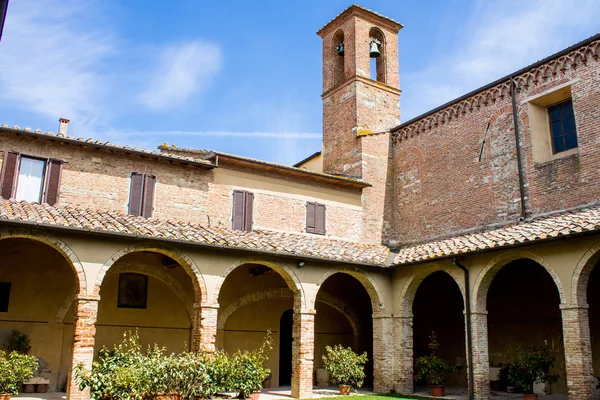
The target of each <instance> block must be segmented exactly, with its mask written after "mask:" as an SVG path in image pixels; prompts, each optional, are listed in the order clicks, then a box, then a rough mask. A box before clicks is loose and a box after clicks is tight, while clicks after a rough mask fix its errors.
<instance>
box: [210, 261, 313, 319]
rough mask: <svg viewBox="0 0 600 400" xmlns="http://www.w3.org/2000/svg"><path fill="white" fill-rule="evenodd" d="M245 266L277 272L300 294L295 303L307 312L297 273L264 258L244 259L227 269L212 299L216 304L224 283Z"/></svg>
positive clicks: (291, 288) (293, 290)
mask: <svg viewBox="0 0 600 400" xmlns="http://www.w3.org/2000/svg"><path fill="white" fill-rule="evenodd" d="M245 264H260V265H264V266H265V267H269V268H271V269H272V270H273V271H275V272H277V273H278V274H279V276H281V278H282V279H283V280H284V281H285V283H286V285H287V286H288V287H289V288H290V290H292V292H295V293H298V295H299V296H298V298H297V300H296V298H295V300H294V301H298V302H299V304H300V306H301V307H300V309H301V310H305V307H306V299H305V295H304V290H303V288H302V284H301V283H300V279H299V278H298V276H297V275H296V273H295V272H294V271H293V270H292V269H291V268H290V267H287V266H285V265H281V264H279V263H278V262H276V261H274V260H270V259H267V258H262V257H248V258H244V259H242V260H238V261H236V262H234V263H233V264H231V265H230V266H229V267H227V268H226V269H225V271H223V273H222V274H221V280H220V282H219V283H218V284H217V285H216V286H215V293H214V295H213V299H212V300H213V302H214V303H215V304H217V303H218V299H219V294H220V293H221V287H222V286H223V283H224V282H225V280H226V279H227V277H228V276H229V274H231V273H232V272H233V271H234V270H235V269H236V268H238V267H240V266H242V265H245Z"/></svg>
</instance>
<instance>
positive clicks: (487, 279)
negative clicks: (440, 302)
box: [472, 251, 566, 312]
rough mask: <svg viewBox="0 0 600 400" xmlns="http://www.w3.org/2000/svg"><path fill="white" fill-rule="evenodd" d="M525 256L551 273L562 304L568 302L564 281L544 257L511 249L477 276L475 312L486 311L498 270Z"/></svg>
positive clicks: (495, 259) (474, 291) (474, 294)
mask: <svg viewBox="0 0 600 400" xmlns="http://www.w3.org/2000/svg"><path fill="white" fill-rule="evenodd" d="M523 258H526V259H530V260H533V261H535V262H536V263H538V264H539V265H541V266H542V267H544V269H545V270H546V272H548V274H550V276H551V277H552V280H553V281H554V283H555V284H556V288H557V290H558V296H559V298H560V303H561V304H565V303H566V297H565V292H564V289H563V285H562V282H561V281H560V278H559V277H558V275H557V274H556V272H555V271H554V270H553V269H552V267H550V265H549V264H548V263H547V262H546V261H545V260H544V259H543V258H541V257H539V256H538V255H536V254H533V253H529V252H527V251H509V252H506V253H503V254H501V255H499V256H497V257H496V258H494V259H493V260H491V261H490V262H489V263H487V265H486V266H485V268H484V269H483V270H482V271H481V272H480V273H479V275H478V276H477V280H476V281H475V285H474V287H473V301H472V303H473V306H474V309H473V311H474V312H485V311H486V308H487V305H486V302H487V293H488V290H489V288H490V285H491V283H492V280H493V279H494V277H495V276H496V273H498V271H500V269H502V268H503V267H504V266H505V265H506V264H508V263H510V262H512V261H515V260H519V259H523Z"/></svg>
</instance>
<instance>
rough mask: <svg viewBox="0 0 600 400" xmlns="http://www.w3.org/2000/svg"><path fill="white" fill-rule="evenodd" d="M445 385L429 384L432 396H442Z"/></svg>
mask: <svg viewBox="0 0 600 400" xmlns="http://www.w3.org/2000/svg"><path fill="white" fill-rule="evenodd" d="M445 388H446V386H444V385H431V395H432V396H434V397H444V392H445Z"/></svg>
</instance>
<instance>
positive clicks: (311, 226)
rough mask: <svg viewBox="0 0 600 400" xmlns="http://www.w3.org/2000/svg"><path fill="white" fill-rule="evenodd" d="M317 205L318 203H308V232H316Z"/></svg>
mask: <svg viewBox="0 0 600 400" xmlns="http://www.w3.org/2000/svg"><path fill="white" fill-rule="evenodd" d="M315 206H316V203H311V202H308V203H306V233H315Z"/></svg>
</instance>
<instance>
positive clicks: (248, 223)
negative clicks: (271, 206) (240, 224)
mask: <svg viewBox="0 0 600 400" xmlns="http://www.w3.org/2000/svg"><path fill="white" fill-rule="evenodd" d="M245 194H246V198H245V200H244V230H245V231H248V232H250V231H252V204H253V203H254V193H250V192H246V193H245Z"/></svg>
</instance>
